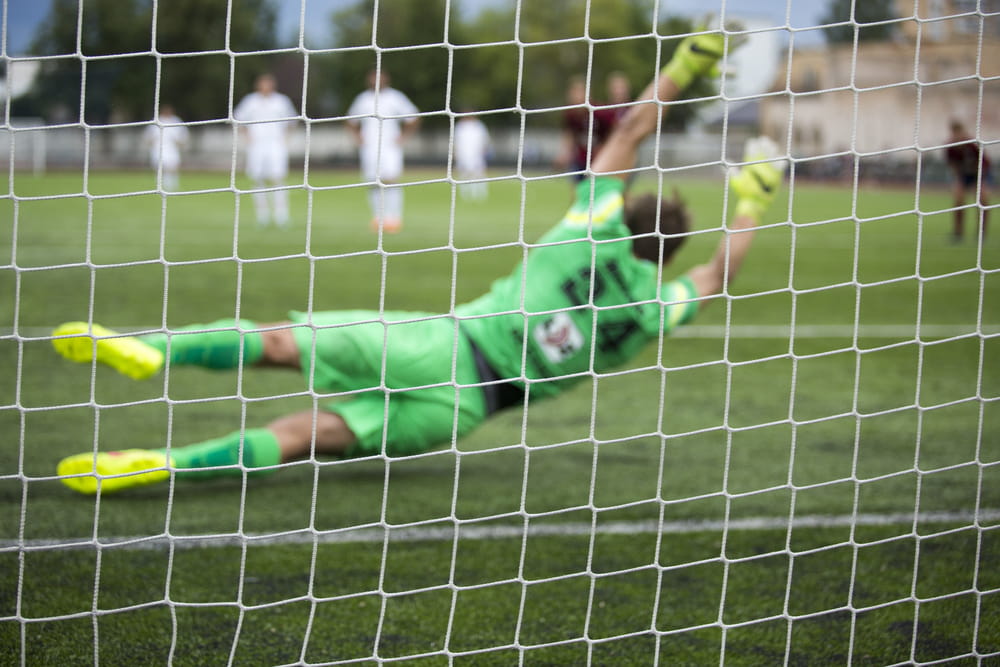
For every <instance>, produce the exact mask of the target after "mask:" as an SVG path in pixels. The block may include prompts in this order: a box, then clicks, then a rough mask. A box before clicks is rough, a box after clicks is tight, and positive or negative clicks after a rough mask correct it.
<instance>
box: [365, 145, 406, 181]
mask: <svg viewBox="0 0 1000 667" xmlns="http://www.w3.org/2000/svg"><path fill="white" fill-rule="evenodd" d="M360 156H361V176H362V178H364V180H366V181H374V180H376V179H378V180H381V181H382V182H384V183H395V182H396V181H398V180H399V178H400V176H402V175H403V149H402V148H400V147H397V146H392V147H391V148H390V147H385V146H384V147H383V148H382V154H381V155H379V152H378V150H377V149H376V148H375V147H372V148H368V147H367V146H363V147H362V148H361V151H360Z"/></svg>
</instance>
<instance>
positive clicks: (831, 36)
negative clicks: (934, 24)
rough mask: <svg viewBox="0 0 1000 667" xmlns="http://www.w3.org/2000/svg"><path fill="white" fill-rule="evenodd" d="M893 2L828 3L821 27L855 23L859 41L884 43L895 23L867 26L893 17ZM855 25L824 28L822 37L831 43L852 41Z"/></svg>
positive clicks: (835, 0) (834, 0) (832, 0)
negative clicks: (845, 22)
mask: <svg viewBox="0 0 1000 667" xmlns="http://www.w3.org/2000/svg"><path fill="white" fill-rule="evenodd" d="M894 4H895V3H894V2H893V0H830V4H829V6H828V7H827V10H826V14H824V15H823V18H822V19H820V20H821V22H822V23H824V24H830V23H842V22H844V21H851V20H852V19H853V20H854V22H855V23H857V24H858V31H857V32H858V40H859V41H885V40H888V39H891V38H892V36H893V34H894V33H895V29H896V25H895V24H894V23H885V24H879V25H866V24H871V23H879V22H880V21H890V20H892V19H894V18H897V17H896V12H895V10H894V9H893V5H894ZM854 30H855V28H854V26H853V25H840V26H834V27H831V28H826V30H825V32H824V34H825V36H826V40H827V41H828V42H830V43H831V44H840V43H845V42H847V43H850V42H853V41H854Z"/></svg>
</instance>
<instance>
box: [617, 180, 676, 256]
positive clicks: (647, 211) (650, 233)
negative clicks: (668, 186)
mask: <svg viewBox="0 0 1000 667" xmlns="http://www.w3.org/2000/svg"><path fill="white" fill-rule="evenodd" d="M625 224H626V225H628V228H629V230H630V231H631V232H632V234H633V235H634V236H635V238H633V239H632V250H633V251H634V252H635V254H636V256H637V257H640V258H642V259H648V260H649V261H651V262H660V263H663V264H666V263H667V262H669V261H670V259H671V257H673V255H674V253H675V252H677V249H678V248H680V247H681V245H683V244H684V239H686V238H687V231H688V229H689V227H690V216H689V215H688V211H687V208H686V207H685V206H684V202H683V201H681V199H680V197H678V196H677V192H676V191H675V192H674V196H673V197H672V198H671V199H660V198H658V197H657V196H656V195H654V194H651V193H650V194H644V195H639V196H638V197H632V198H630V199H629V201H628V202H627V203H626V205H625Z"/></svg>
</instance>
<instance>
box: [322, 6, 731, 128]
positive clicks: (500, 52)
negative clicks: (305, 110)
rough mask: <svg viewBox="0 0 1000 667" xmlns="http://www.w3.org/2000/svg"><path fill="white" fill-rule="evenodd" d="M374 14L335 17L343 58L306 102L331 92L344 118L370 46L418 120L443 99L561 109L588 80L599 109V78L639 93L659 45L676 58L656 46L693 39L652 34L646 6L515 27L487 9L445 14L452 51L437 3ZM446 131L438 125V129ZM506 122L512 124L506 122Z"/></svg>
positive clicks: (543, 14)
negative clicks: (623, 80) (617, 74)
mask: <svg viewBox="0 0 1000 667" xmlns="http://www.w3.org/2000/svg"><path fill="white" fill-rule="evenodd" d="M452 5H454V2H453V3H452ZM374 6H375V2H374V0H359V1H358V2H356V3H355V4H354V5H353V6H351V7H349V8H348V9H345V10H343V11H341V12H338V13H337V14H336V15H335V16H334V24H335V26H336V32H337V40H336V46H337V47H339V48H348V49H350V50H347V51H344V52H341V53H339V54H335V55H333V56H331V57H330V58H329V60H328V61H327V62H326V63H325V64H324V66H323V67H322V68H315V69H313V70H312V71H314V72H317V73H316V74H315V75H314V79H313V81H310V88H311V92H310V100H316V99H321V98H322V94H323V91H322V86H323V85H326V86H332V87H333V88H334V89H335V90H336V92H337V94H338V98H339V102H340V104H339V105H338V111H339V112H340V113H343V112H344V110H345V109H346V105H347V104H348V103H349V102H350V100H351V99H352V98H353V97H354V95H356V94H357V93H358V92H359V91H360V90H362V89H363V88H364V85H365V84H364V74H365V72H366V71H367V70H368V69H371V68H372V67H374V65H375V48H374V47H375V46H377V47H378V48H379V49H387V50H386V51H383V52H382V67H384V68H386V69H387V70H388V71H389V72H390V73H392V75H393V81H394V84H395V85H396V86H398V87H399V88H400V89H401V90H403V91H404V92H406V93H407V94H408V95H409V96H410V97H411V98H412V99H413V101H414V102H415V103H416V104H417V106H418V107H419V108H420V109H422V110H424V111H435V110H443V109H444V108H445V104H446V100H445V93H446V91H450V99H449V100H448V101H447V103H448V104H449V108H450V109H451V110H453V111H458V110H461V109H462V108H464V107H471V108H476V109H508V108H511V109H513V108H516V107H517V106H518V105H520V106H521V107H524V108H528V109H546V108H551V107H555V106H560V105H562V104H563V103H564V99H565V97H564V96H565V89H566V82H567V80H568V79H569V78H570V77H572V76H574V75H578V74H585V73H587V72H588V71H589V72H590V73H591V87H592V92H593V98H594V99H595V100H598V101H599V100H601V99H603V97H604V81H605V78H606V77H607V75H608V74H610V73H611V72H613V71H621V72H624V73H625V74H626V76H628V78H629V79H630V80H631V81H632V82H633V86H634V87H635V89H636V92H638V90H639V89H641V87H642V86H645V84H646V83H647V82H648V81H650V80H651V79H652V78H653V76H654V75H655V73H656V72H657V71H658V69H659V63H658V62H657V59H656V58H657V51H658V42H659V43H660V44H661V45H660V47H659V53H660V58H661V62H666V60H667V59H668V58H669V57H670V55H671V54H672V53H673V50H674V48H676V45H677V41H676V40H665V41H662V40H661V36H663V35H671V34H677V33H685V32H689V31H690V30H691V23H690V22H689V21H687V20H686V19H678V18H673V19H668V20H666V21H664V22H663V23H662V24H660V25H658V26H657V30H656V32H655V33H654V26H656V25H657V22H656V21H655V20H654V12H655V3H654V2H653V0H591V1H590V2H589V3H582V2H578V1H577V0H548V1H546V2H525V3H521V5H520V7H521V10H520V14H519V16H520V20H518V14H516V13H515V9H514V8H513V7H508V8H496V7H493V8H488V9H485V10H483V11H481V12H479V13H478V14H476V15H475V16H474V17H472V18H471V19H468V20H462V17H461V16H460V14H459V12H457V11H453V12H452V14H451V17H450V23H449V24H448V26H447V29H448V34H447V43H448V44H450V45H452V46H453V48H451V49H449V48H447V47H446V46H445V44H444V41H445V35H444V28H445V16H446V15H447V14H446V9H447V5H446V2H445V0H422V1H418V0H379V3H378V7H379V16H378V17H377V21H373V14H374ZM588 7H589V12H590V13H589V16H588V15H587V11H588ZM585 26H587V27H588V29H587V30H588V31H587V34H586V35H585ZM588 36H589V37H590V38H592V39H587V37H588ZM515 37H516V40H515ZM365 47H371V48H365ZM399 47H407V48H406V49H400V48H399ZM449 51H450V53H449ZM319 72H322V74H320V73H319ZM688 92H689V96H692V97H706V96H709V95H712V94H713V92H714V89H713V87H712V84H711V83H702V84H700V85H698V86H696V87H695V88H694V89H693V90H691V91H688ZM695 112H696V109H695V106H694V105H679V106H678V107H677V108H676V109H674V111H673V112H672V113H671V114H670V115H669V116H668V121H667V122H668V124H669V125H670V126H672V127H681V126H683V125H684V124H685V123H686V122H687V121H688V120H689V119H690V118H691V116H692V115H693V114H694V113H695ZM310 113H312V112H310ZM326 113H330V111H329V109H327V110H326ZM530 118H531V122H532V123H536V124H548V125H555V124H558V123H559V120H560V116H559V114H556V113H543V114H533V115H531V117H530ZM429 120H430V121H431V123H432V124H433V123H434V119H429ZM445 121H446V117H445V116H443V115H442V116H441V119H440V120H438V121H437V122H438V123H443V122H445ZM509 122H511V123H513V122H519V119H518V118H515V117H511V118H510V120H509Z"/></svg>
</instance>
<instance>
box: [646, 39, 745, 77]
mask: <svg viewBox="0 0 1000 667" xmlns="http://www.w3.org/2000/svg"><path fill="white" fill-rule="evenodd" d="M700 29H702V30H704V28H700ZM735 47H736V44H730V50H731V49H733V48H735ZM725 51H726V35H725V33H723V32H719V31H716V32H701V33H698V34H696V35H689V36H688V37H685V38H684V39H683V40H682V41H681V43H680V44H679V45H678V46H677V50H676V51H674V55H673V57H672V58H671V59H670V62H669V63H667V64H666V65H664V67H663V69H662V70H660V73H661V74H665V75H667V76H668V77H670V80H671V81H673V82H674V84H676V85H677V87H678V88H680V89H681V90H684V89H685V88H687V87H688V86H690V85H691V82H692V81H694V80H695V79H697V78H698V77H701V76H706V75H707V76H711V77H715V76H718V75H719V68H718V66H717V65H718V62H719V60H720V59H721V58H722V56H723V54H724V53H725Z"/></svg>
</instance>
